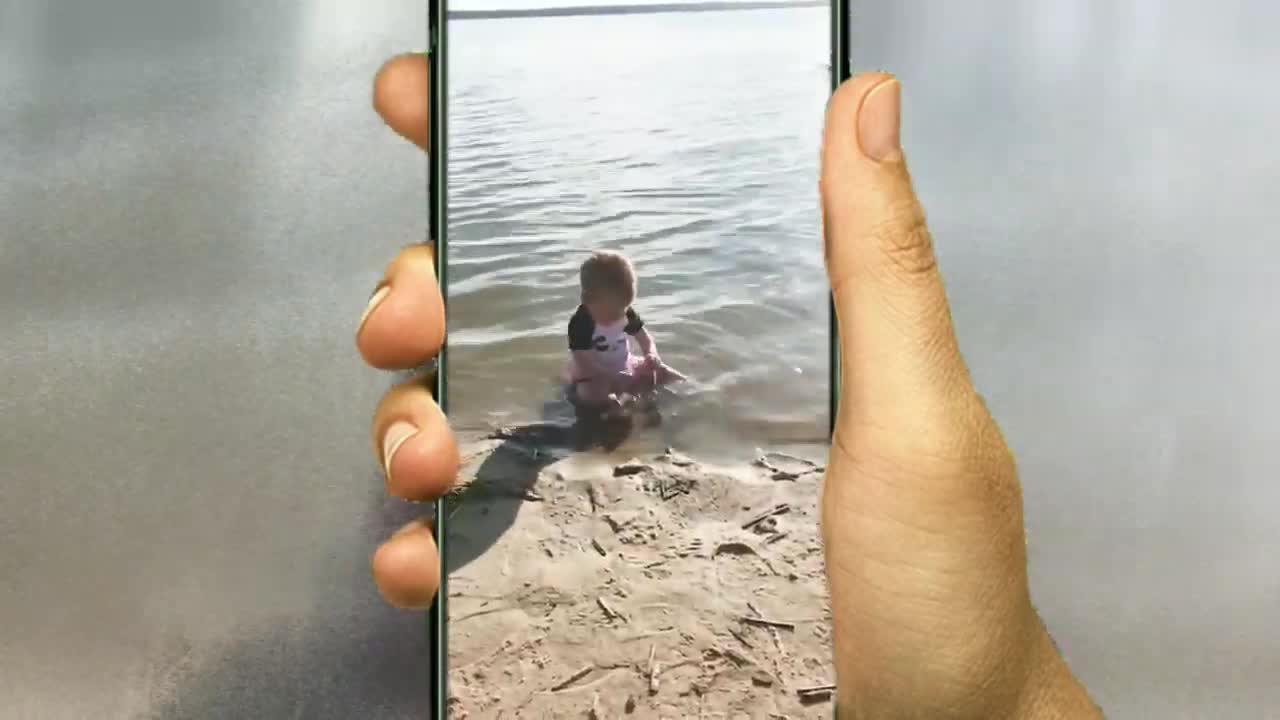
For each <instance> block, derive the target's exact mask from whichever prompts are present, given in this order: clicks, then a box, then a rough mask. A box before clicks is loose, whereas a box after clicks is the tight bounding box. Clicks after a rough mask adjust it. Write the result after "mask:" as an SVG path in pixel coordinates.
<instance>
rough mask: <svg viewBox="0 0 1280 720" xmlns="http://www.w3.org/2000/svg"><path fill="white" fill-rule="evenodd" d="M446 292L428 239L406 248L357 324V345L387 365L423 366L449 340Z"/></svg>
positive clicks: (382, 366) (376, 362)
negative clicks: (436, 274) (426, 241)
mask: <svg viewBox="0 0 1280 720" xmlns="http://www.w3.org/2000/svg"><path fill="white" fill-rule="evenodd" d="M445 332H446V331H445V315H444V298H443V297H442V296H441V294H440V285H439V283H438V282H437V281H436V277H435V264H434V262H433V258H432V253H431V248H430V246H429V245H414V246H411V247H409V248H406V249H405V250H404V251H402V252H401V253H400V254H399V255H397V256H396V259H395V260H393V261H392V262H391V263H390V264H389V265H388V266H387V271H386V275H385V279H384V280H383V281H382V282H381V283H379V285H378V290H377V291H376V292H375V293H374V295H373V297H372V298H371V299H370V303H369V306H368V307H367V308H366V309H365V311H364V314H363V316H362V317H361V319H360V323H359V325H358V326H357V329H356V347H357V348H358V349H359V351H360V354H361V356H362V357H363V358H364V360H365V362H367V363H368V364H369V365H371V366H373V367H376V368H379V369H383V370H405V369H409V368H415V367H419V366H421V365H422V364H423V363H425V362H427V361H429V360H430V359H431V358H433V357H435V356H436V354H437V353H438V352H440V348H441V347H442V346H443V345H444V340H445Z"/></svg>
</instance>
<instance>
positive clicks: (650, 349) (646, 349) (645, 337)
mask: <svg viewBox="0 0 1280 720" xmlns="http://www.w3.org/2000/svg"><path fill="white" fill-rule="evenodd" d="M634 337H635V339H636V343H637V344H639V345H640V352H641V353H643V354H644V356H645V357H646V358H650V359H653V360H656V359H657V358H658V344H657V343H655V342H654V341H653V336H652V335H650V334H649V331H648V330H646V329H644V328H640V329H639V330H638V331H637V332H636V334H635V335H634Z"/></svg>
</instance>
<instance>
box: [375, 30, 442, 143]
mask: <svg viewBox="0 0 1280 720" xmlns="http://www.w3.org/2000/svg"><path fill="white" fill-rule="evenodd" d="M429 68H430V65H429V64H428V61H427V56H426V55H424V54H422V53H405V54H403V55H397V56H396V57H393V58H391V59H390V60H388V61H387V62H385V63H383V65H382V67H381V68H379V69H378V72H377V74H376V75H375V76H374V80H373V108H374V110H376V111H377V113H378V115H380V116H382V119H383V120H385V121H386V123H387V125H388V126H390V127H391V129H392V130H394V131H396V133H398V134H399V135H400V136H401V137H404V138H405V139H407V140H409V141H411V142H413V143H414V144H415V145H417V146H418V147H420V148H422V149H423V150H425V149H427V142H428V132H427V130H428V113H429V111H430V102H431V101H430V94H429V91H428V87H427V78H428V75H429Z"/></svg>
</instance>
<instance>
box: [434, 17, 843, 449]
mask: <svg viewBox="0 0 1280 720" xmlns="http://www.w3.org/2000/svg"><path fill="white" fill-rule="evenodd" d="M827 17H828V13H827V11H826V9H825V8H806V9H786V10H762V11H751V12H735V13H710V14H671V15H650V16H625V17H618V16H614V17H572V18H539V19H514V20H511V19H507V20H496V21H464V22H456V23H454V25H452V26H451V33H452V34H451V44H452V50H451V52H452V55H451V56H450V65H451V68H450V81H451V92H450V96H451V99H450V102H451V103H452V104H451V106H450V109H449V112H450V133H451V140H450V152H451V153H452V154H451V157H450V163H449V182H450V213H451V219H450V226H449V227H450V231H451V233H452V235H451V237H450V249H449V282H450V286H449V301H450V323H451V324H450V332H451V334H450V341H449V342H450V345H449V347H450V353H451V363H450V366H449V368H450V370H449V372H450V375H449V388H450V410H451V414H452V417H453V420H454V422H455V423H456V424H457V425H458V426H459V427H461V428H472V427H480V426H484V425H485V424H487V423H489V422H490V421H495V420H497V421H525V420H530V419H538V418H547V417H550V418H553V419H556V418H566V417H568V416H569V410H568V407H567V405H566V404H564V403H563V402H561V401H560V400H559V398H560V388H559V386H558V384H557V382H556V380H555V378H556V377H557V375H558V374H559V371H560V368H561V365H562V364H563V362H564V358H565V355H566V352H567V348H566V337H565V334H566V324H567V323H568V319H569V316H570V315H571V314H572V313H573V311H574V309H575V308H576V307H577V304H578V277H577V270H578V265H579V263H581V261H582V260H583V259H584V258H585V257H586V256H587V255H588V254H589V253H590V252H591V251H594V250H599V249H610V250H618V251H621V252H624V253H626V254H627V255H628V256H629V257H631V259H632V260H633V262H634V263H635V265H636V269H637V273H638V276H639V297H638V299H637V301H636V304H635V307H636V309H637V310H638V311H639V312H640V313H641V315H643V316H644V318H645V320H646V322H647V324H648V327H649V329H650V332H651V333H652V334H653V335H654V337H655V339H656V340H657V342H658V345H659V349H660V351H661V353H662V355H663V358H664V359H665V360H666V361H667V362H668V363H670V364H671V365H672V366H674V367H676V368H678V369H680V370H681V371H683V372H685V373H686V374H688V375H690V376H691V377H692V378H693V382H691V383H689V384H688V385H687V386H685V387H681V388H679V393H680V394H679V396H674V397H667V398H665V399H664V413H665V422H664V424H663V425H662V427H661V428H660V429H659V430H658V431H654V432H648V433H646V434H643V435H640V436H637V437H636V438H635V439H634V442H633V443H632V444H631V445H630V446H627V449H630V448H633V447H636V446H646V445H675V446H677V447H680V448H682V449H685V450H692V451H695V452H702V453H705V454H713V455H730V456H742V455H751V454H754V452H755V448H757V447H779V446H786V447H791V446H794V445H796V444H805V443H807V444H808V445H809V450H810V451H811V452H820V450H821V443H822V441H823V439H824V438H825V432H826V427H827V423H828V415H827V365H828V362H827V354H828V346H827V291H826V277H825V275H824V273H823V269H822V256H821V242H820V238H819V219H818V203H817V194H816V193H817V184H816V177H817V167H818V163H817V161H818V149H819V141H820V133H821V127H822V109H823V106H824V103H825V99H826V95H827V91H828V90H827V88H828V82H829V81H828V74H827V59H828V58H827V49H826V38H827Z"/></svg>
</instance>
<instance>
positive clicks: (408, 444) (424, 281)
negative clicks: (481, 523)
mask: <svg viewBox="0 0 1280 720" xmlns="http://www.w3.org/2000/svg"><path fill="white" fill-rule="evenodd" d="M373 105H374V108H375V109H377V111H378V114H380V115H381V116H382V117H383V119H385V120H386V122H387V124H388V125H390V126H391V128H392V129H393V130H395V131H396V132H398V133H400V134H401V135H402V136H404V137H405V138H408V139H409V140H412V141H413V142H414V143H415V144H417V145H418V146H419V147H421V148H422V149H424V150H425V149H426V144H427V61H426V58H425V57H424V56H422V55H404V56H401V57H397V58H394V59H392V60H390V61H389V62H387V63H386V64H385V65H383V67H382V69H381V70H379V71H378V76H377V78H376V79H375V80H374V86H373ZM443 342H444V303H443V301H442V298H441V296H440V287H439V285H437V284H436V276H435V267H434V264H433V262H432V257H431V248H430V247H429V246H427V245H421V244H416V245H411V246H409V247H408V248H406V249H405V250H403V251H402V252H401V253H400V255H399V256H397V257H396V259H395V260H393V261H392V262H391V264H390V265H388V266H387V269H386V273H385V274H384V275H383V278H382V281H381V282H380V283H379V284H378V286H377V288H376V291H375V293H374V295H373V298H372V300H371V302H370V305H369V307H368V309H367V310H366V311H365V316H364V317H363V318H362V319H361V321H360V325H359V328H358V329H357V330H356V346H357V347H358V348H359V350H360V354H361V355H362V356H364V359H365V361H366V362H368V363H369V364H370V365H372V366H374V367H376V368H381V369H387V370H406V369H410V368H415V367H420V366H421V365H422V364H424V363H426V362H427V361H428V360H430V359H431V358H432V357H434V356H435V354H436V353H437V352H439V350H440V346H441V344H442V343H443ZM427 380H429V378H418V379H416V380H414V381H411V382H408V383H405V384H402V385H400V386H398V387H395V388H393V389H392V390H391V391H390V392H388V393H387V395H386V396H385V397H383V399H382V401H381V402H380V403H379V404H378V408H377V410H376V412H375V413H374V419H373V446H374V454H375V455H376V456H377V458H378V460H379V461H380V463H381V464H382V466H383V468H384V469H385V471H386V483H387V490H388V491H389V492H390V493H392V494H393V495H397V496H399V497H402V498H405V499H406V500H417V501H424V502H425V501H430V500H434V499H436V498H437V497H439V496H440V494H441V493H443V492H445V491H446V490H447V489H448V488H449V486H450V485H452V484H453V481H454V479H455V477H456V476H457V473H458V464H459V460H458V447H457V444H456V443H455V441H454V438H453V435H452V433H451V432H450V431H449V427H448V425H447V424H446V422H445V418H444V414H443V413H442V412H440V408H439V406H437V405H436V403H435V401H434V400H433V399H432V397H431V391H430V389H429V384H428V382H427ZM373 577H374V580H375V581H376V582H377V584H378V589H379V590H380V591H381V592H382V595H383V596H384V597H385V598H386V599H387V600H388V601H389V602H390V603H392V604H394V605H397V606H399V607H406V608H420V607H426V606H428V605H430V604H431V600H432V598H433V597H435V593H436V589H437V588H438V587H439V585H440V559H439V556H438V554H437V552H436V543H435V539H434V538H433V537H432V534H431V526H430V525H429V524H428V523H427V522H425V521H416V522H412V523H409V524H408V525H406V526H405V527H403V528H401V529H400V530H399V531H398V532H396V533H395V534H394V535H392V536H391V538H390V539H388V540H387V541H386V542H385V543H383V545H382V546H381V547H379V548H378V550H377V552H376V553H374V556H373Z"/></svg>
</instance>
